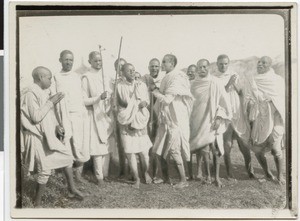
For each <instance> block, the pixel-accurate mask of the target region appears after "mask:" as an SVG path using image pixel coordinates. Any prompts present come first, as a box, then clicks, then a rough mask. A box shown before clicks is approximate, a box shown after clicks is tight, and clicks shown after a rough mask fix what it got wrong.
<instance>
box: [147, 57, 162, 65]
mask: <svg viewBox="0 0 300 221" xmlns="http://www.w3.org/2000/svg"><path fill="white" fill-rule="evenodd" d="M152 61H157V62H158V63H159V64H160V61H159V60H158V59H157V58H152V59H151V60H150V61H149V64H150V63H151V62H152Z"/></svg>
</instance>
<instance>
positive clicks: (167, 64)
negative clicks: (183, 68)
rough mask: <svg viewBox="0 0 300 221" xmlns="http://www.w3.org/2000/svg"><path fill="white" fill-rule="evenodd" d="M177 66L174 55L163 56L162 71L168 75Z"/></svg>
mask: <svg viewBox="0 0 300 221" xmlns="http://www.w3.org/2000/svg"><path fill="white" fill-rule="evenodd" d="M176 65H177V58H176V56H175V55H172V54H167V55H165V56H164V58H163V60H162V64H161V69H162V71H165V72H167V73H169V72H170V71H173V70H174V68H175V67H176Z"/></svg>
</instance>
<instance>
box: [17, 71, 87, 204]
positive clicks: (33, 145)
mask: <svg viewBox="0 0 300 221" xmlns="http://www.w3.org/2000/svg"><path fill="white" fill-rule="evenodd" d="M32 77H33V80H34V84H33V85H32V86H30V87H29V88H28V90H26V92H25V93H24V95H23V96H22V98H21V122H22V127H23V130H22V133H23V137H24V158H23V159H24V164H25V165H26V168H27V170H28V171H30V172H32V171H35V167H36V171H37V180H36V181H37V183H38V186H37V191H36V196H35V200H34V204H35V206H36V207H40V206H41V199H42V195H43V193H44V192H45V187H46V183H47V182H48V179H49V176H50V175H51V170H52V169H57V168H64V172H65V174H66V178H67V182H68V188H69V191H70V192H71V193H72V194H73V195H75V196H77V197H79V198H80V199H83V196H82V193H80V192H79V191H78V190H77V189H76V187H75V185H74V181H73V174H72V164H73V157H72V152H71V150H70V149H69V148H67V147H66V146H65V145H63V143H62V142H61V141H60V140H59V139H58V138H57V137H56V133H58V132H61V131H60V129H59V127H58V123H57V119H56V115H55V112H54V106H55V105H57V104H58V103H59V102H60V101H61V100H62V99H63V98H64V94H63V93H61V92H59V93H57V94H54V95H53V96H51V97H49V94H48V93H46V89H48V88H49V87H50V85H51V78H52V74H51V72H50V70H49V69H47V68H45V67H41V66H39V67H37V68H35V69H34V70H33V72H32ZM25 174H27V173H25Z"/></svg>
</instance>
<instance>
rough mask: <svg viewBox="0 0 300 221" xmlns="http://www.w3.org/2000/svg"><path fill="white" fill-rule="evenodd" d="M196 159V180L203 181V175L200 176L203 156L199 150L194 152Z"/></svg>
mask: <svg viewBox="0 0 300 221" xmlns="http://www.w3.org/2000/svg"><path fill="white" fill-rule="evenodd" d="M196 159H197V176H196V179H197V180H203V175H202V160H203V155H202V153H201V150H198V151H197V152H196Z"/></svg>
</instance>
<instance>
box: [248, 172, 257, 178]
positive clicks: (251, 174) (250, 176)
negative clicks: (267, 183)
mask: <svg viewBox="0 0 300 221" xmlns="http://www.w3.org/2000/svg"><path fill="white" fill-rule="evenodd" d="M248 175H249V178H250V180H256V179H257V177H256V176H255V174H254V173H249V174H248Z"/></svg>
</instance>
